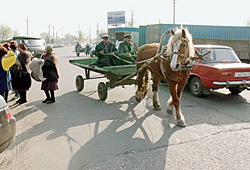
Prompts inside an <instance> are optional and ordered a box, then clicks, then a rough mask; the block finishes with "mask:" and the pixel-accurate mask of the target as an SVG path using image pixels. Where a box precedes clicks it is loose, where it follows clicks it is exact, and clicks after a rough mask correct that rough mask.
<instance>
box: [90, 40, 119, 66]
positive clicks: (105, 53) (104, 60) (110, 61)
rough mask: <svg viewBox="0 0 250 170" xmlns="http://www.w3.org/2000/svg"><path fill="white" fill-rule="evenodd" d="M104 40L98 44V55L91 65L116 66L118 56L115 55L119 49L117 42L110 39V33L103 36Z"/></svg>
mask: <svg viewBox="0 0 250 170" xmlns="http://www.w3.org/2000/svg"><path fill="white" fill-rule="evenodd" d="M102 39H103V41H102V42H100V43H99V44H98V45H97V46H96V56H97V57H98V59H97V61H96V62H95V63H91V64H90V65H89V66H90V67H94V66H98V67H105V66H115V65H117V63H116V58H115V57H114V55H117V54H118V50H117V48H116V47H115V44H114V43H113V42H111V41H109V35H104V36H102Z"/></svg>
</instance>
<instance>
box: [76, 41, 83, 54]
mask: <svg viewBox="0 0 250 170" xmlns="http://www.w3.org/2000/svg"><path fill="white" fill-rule="evenodd" d="M81 48H82V47H81V45H80V44H79V42H78V41H77V42H76V45H75V52H76V55H77V57H80V52H81Z"/></svg>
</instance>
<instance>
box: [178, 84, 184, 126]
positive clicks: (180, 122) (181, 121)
mask: <svg viewBox="0 0 250 170" xmlns="http://www.w3.org/2000/svg"><path fill="white" fill-rule="evenodd" d="M185 85H186V81H182V82H181V83H180V84H178V86H177V97H178V101H179V103H180V99H181V95H182V91H183V90H184V88H185ZM176 120H177V125H178V126H181V127H185V126H186V122H185V118H184V116H183V114H182V112H181V108H180V104H178V106H177V107H176Z"/></svg>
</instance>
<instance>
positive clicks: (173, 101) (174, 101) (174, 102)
mask: <svg viewBox="0 0 250 170" xmlns="http://www.w3.org/2000/svg"><path fill="white" fill-rule="evenodd" d="M168 88H169V91H170V94H171V96H172V98H170V99H169V100H168V107H167V112H168V113H169V114H172V113H173V108H174V107H175V112H176V121H177V125H178V126H181V127H185V126H186V123H185V119H184V116H183V115H182V113H181V109H180V101H179V97H180V96H179V95H178V90H177V89H179V88H180V87H179V85H177V84H176V83H173V82H171V85H170V84H169V86H168ZM179 90H180V89H179Z"/></svg>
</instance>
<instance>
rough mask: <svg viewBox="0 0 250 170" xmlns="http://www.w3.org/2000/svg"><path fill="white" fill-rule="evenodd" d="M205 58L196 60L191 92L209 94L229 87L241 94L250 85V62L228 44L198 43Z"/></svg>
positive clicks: (192, 72) (199, 94) (234, 92)
mask: <svg viewBox="0 0 250 170" xmlns="http://www.w3.org/2000/svg"><path fill="white" fill-rule="evenodd" d="M195 48H196V49H197V50H198V51H199V52H200V53H201V54H204V53H205V52H207V51H211V53H209V54H208V55H206V56H204V60H200V59H199V60H196V62H195V63H194V67H193V69H192V71H191V74H190V77H189V82H188V83H189V87H190V91H191V93H192V94H193V95H194V96H196V97H201V96H203V95H209V94H210V90H211V89H212V90H215V89H220V88H227V89H229V91H230V92H231V93H232V94H239V93H241V92H242V91H243V90H245V89H248V90H250V89H249V86H250V64H245V63H242V62H241V61H240V60H239V58H238V56H237V55H236V54H235V52H234V50H233V49H232V48H230V47H227V46H218V45H196V46H195Z"/></svg>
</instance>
